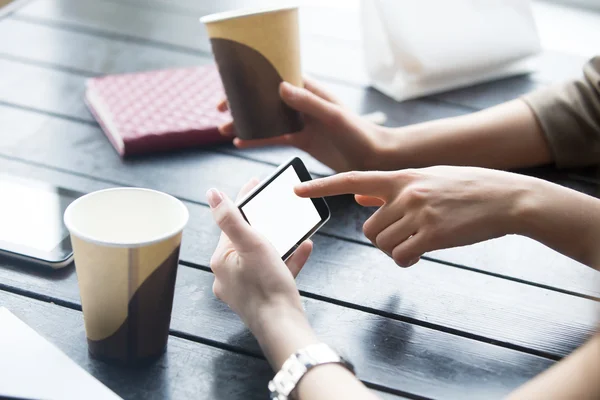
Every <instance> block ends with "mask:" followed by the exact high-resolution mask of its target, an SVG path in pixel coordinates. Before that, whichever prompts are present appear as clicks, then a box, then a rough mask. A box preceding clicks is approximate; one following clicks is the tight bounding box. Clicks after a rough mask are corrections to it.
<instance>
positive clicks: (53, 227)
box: [0, 174, 81, 269]
mask: <svg viewBox="0 0 600 400" xmlns="http://www.w3.org/2000/svg"><path fill="white" fill-rule="evenodd" d="M79 196H81V194H80V193H77V192H73V191H70V190H67V189H64V188H60V187H57V186H54V185H51V184H48V183H45V182H41V181H36V180H32V179H26V178H22V177H18V176H13V175H8V174H0V254H1V255H3V256H5V257H9V258H16V259H19V260H24V261H27V262H29V263H33V264H36V265H41V266H43V267H49V268H54V269H58V268H63V267H66V266H67V265H69V264H70V263H71V262H72V261H73V249H72V248H71V240H70V237H69V232H68V230H67V228H66V227H65V225H64V223H63V214H64V212H65V210H66V208H67V207H68V205H69V204H70V203H71V202H72V201H73V200H75V199H76V198H77V197H79Z"/></svg>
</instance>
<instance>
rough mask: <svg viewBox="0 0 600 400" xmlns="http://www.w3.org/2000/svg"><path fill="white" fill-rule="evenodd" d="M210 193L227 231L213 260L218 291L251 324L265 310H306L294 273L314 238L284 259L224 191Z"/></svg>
mask: <svg viewBox="0 0 600 400" xmlns="http://www.w3.org/2000/svg"><path fill="white" fill-rule="evenodd" d="M257 183H258V181H256V180H252V181H250V182H249V183H248V184H246V185H245V186H244V187H243V188H242V190H241V191H240V194H239V196H240V197H241V196H243V195H245V194H246V193H248V192H249V191H250V190H251V189H252V188H253V187H254V186H256V184H257ZM207 198H208V203H209V204H210V207H211V210H212V213H213V216H214V218H215V220H216V222H217V224H218V225H219V227H220V228H221V230H222V231H223V232H222V234H221V239H220V241H219V244H218V245H217V248H216V250H215V252H214V254H213V256H212V258H211V261H210V267H211V269H212V270H213V272H214V274H215V282H214V285H213V291H214V293H215V295H216V296H217V297H218V298H219V299H221V300H223V301H224V302H225V303H227V304H228V305H229V307H230V308H231V309H232V310H233V311H234V312H235V313H236V314H238V315H239V316H240V317H241V318H242V320H243V321H244V323H246V325H247V326H248V327H249V328H250V329H253V328H255V325H256V324H257V323H259V321H261V318H262V316H263V315H262V314H263V313H269V312H272V311H274V310H288V309H293V310H296V311H298V312H299V313H300V314H302V313H303V311H302V305H301V303H300V295H299V293H298V289H297V288H296V284H295V281H294V278H295V277H296V275H298V273H299V272H300V270H301V269H302V267H303V266H304V263H305V262H306V260H307V259H308V257H309V255H310V253H311V251H312V242H310V241H305V242H304V243H302V244H301V245H300V247H298V249H297V250H296V252H295V253H294V254H293V255H292V256H291V257H290V258H289V259H288V260H287V263H284V262H283V260H282V259H281V257H280V256H279V255H278V253H277V252H276V251H275V248H274V247H273V246H272V245H271V244H270V243H269V242H268V241H267V240H266V239H265V238H263V237H262V236H260V235H259V234H258V233H257V232H256V231H255V230H254V229H253V228H252V227H251V226H250V225H249V224H248V223H247V222H246V221H245V220H244V218H243V217H242V214H241V213H240V212H239V210H238V208H237V207H236V206H235V204H234V203H233V202H232V201H231V200H230V199H229V198H228V197H227V196H226V195H225V194H224V193H221V192H219V191H217V190H216V189H211V190H209V191H208V193H207ZM286 264H287V265H286Z"/></svg>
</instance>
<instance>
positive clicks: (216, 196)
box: [206, 189, 223, 208]
mask: <svg viewBox="0 0 600 400" xmlns="http://www.w3.org/2000/svg"><path fill="white" fill-rule="evenodd" d="M206 197H207V199H208V205H209V206H210V207H211V208H215V207H216V206H218V205H219V204H221V201H223V196H222V195H221V193H219V191H218V190H216V189H210V190H209V191H208V192H206Z"/></svg>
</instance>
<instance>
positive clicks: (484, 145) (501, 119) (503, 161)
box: [373, 100, 552, 170]
mask: <svg viewBox="0 0 600 400" xmlns="http://www.w3.org/2000/svg"><path fill="white" fill-rule="evenodd" d="M381 136H382V140H380V145H379V148H378V153H379V155H380V157H377V159H378V160H380V161H378V165H376V166H375V168H373V169H380V170H395V169H403V168H418V167H426V166H431V165H440V164H445V165H463V166H479V167H486V168H497V169H512V168H522V167H529V166H535V165H540V164H546V163H549V162H551V161H552V156H551V153H550V149H549V146H548V144H547V143H546V139H545V137H544V135H543V133H542V131H541V128H540V126H539V124H538V122H537V120H536V118H535V116H534V114H533V112H532V111H531V109H530V108H529V107H528V106H527V105H526V104H525V103H524V102H523V101H521V100H514V101H510V102H507V103H504V104H501V105H499V106H496V107H491V108H488V109H486V110H483V111H479V112H475V113H472V114H468V115H464V116H459V117H452V118H445V119H440V120H435V121H430V122H425V123H421V124H416V125H411V126H406V127H401V128H394V129H384V130H383V133H382V135H381Z"/></svg>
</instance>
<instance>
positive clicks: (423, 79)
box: [361, 0, 541, 100]
mask: <svg viewBox="0 0 600 400" xmlns="http://www.w3.org/2000/svg"><path fill="white" fill-rule="evenodd" d="M361 34H362V42H363V49H364V56H365V65H366V68H367V71H368V75H369V79H370V81H371V84H372V85H373V86H374V87H375V88H377V89H378V90H380V91H382V92H383V93H385V94H387V95H388V96H390V97H392V98H394V99H396V100H404V99H408V98H414V97H419V96H423V95H427V94H431V93H436V92H441V91H444V90H448V89H452V88H457V87H461V86H465V85H470V84H473V83H477V82H482V81H486V80H491V79H495V78H499V77H504V76H509V75H514V74H519V73H524V72H528V71H530V70H531V68H532V64H531V56H533V55H536V54H537V53H539V52H540V50H541V46H540V40H539V36H538V33H537V29H536V26H535V23H534V19H533V15H532V12H531V7H530V4H529V1H528V0H419V1H414V0H362V1H361Z"/></svg>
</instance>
